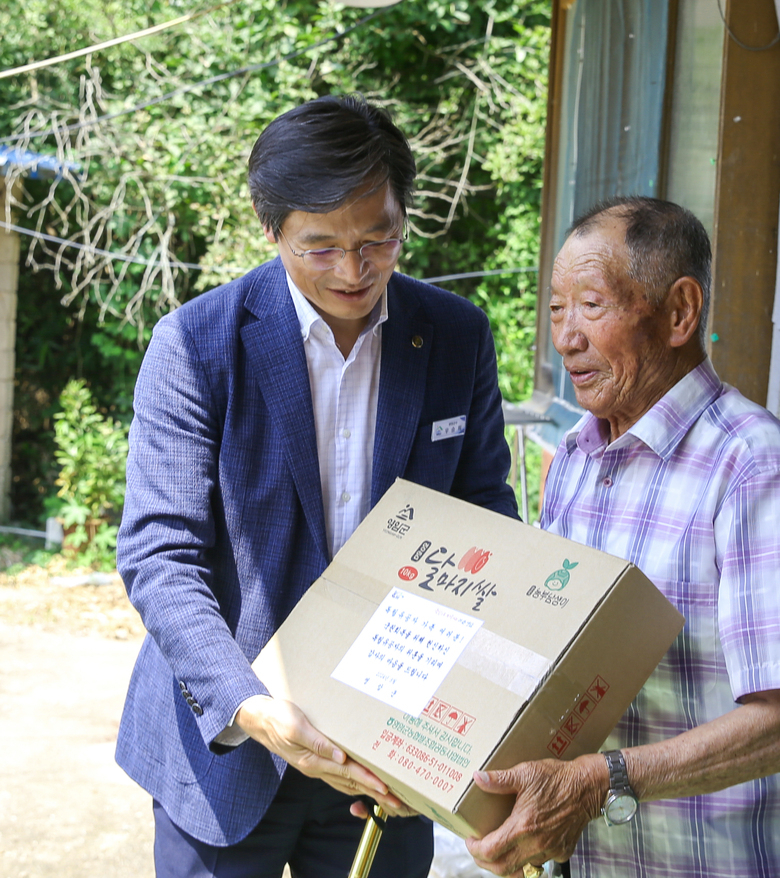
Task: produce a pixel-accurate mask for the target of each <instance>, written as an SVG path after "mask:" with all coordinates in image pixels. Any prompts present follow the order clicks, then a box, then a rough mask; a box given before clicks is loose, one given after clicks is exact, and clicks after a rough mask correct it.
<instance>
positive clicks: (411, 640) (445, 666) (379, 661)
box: [331, 588, 482, 716]
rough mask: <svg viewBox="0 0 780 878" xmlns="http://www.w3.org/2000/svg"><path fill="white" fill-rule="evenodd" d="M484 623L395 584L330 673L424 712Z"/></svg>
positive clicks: (393, 702)
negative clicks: (395, 586)
mask: <svg viewBox="0 0 780 878" xmlns="http://www.w3.org/2000/svg"><path fill="white" fill-rule="evenodd" d="M481 626H482V621H481V620H480V619H475V618H474V617H473V616H467V615H466V614H464V613H459V612H458V611H457V610H452V609H449V608H448V607H444V606H442V605H441V604H438V603H435V602H434V601H430V600H427V599H426V598H422V597H419V596H418V595H414V594H410V593H409V592H406V591H403V590H402V589H400V588H394V589H392V591H390V593H389V594H388V595H387V597H386V598H385V599H384V600H383V601H382V603H381V604H380V605H379V607H378V608H377V610H376V611H375V612H374V614H373V616H372V617H371V619H370V620H369V621H368V623H367V624H366V626H365V627H364V628H363V630H362V631H361V632H360V634H359V635H358V636H357V638H356V639H355V641H354V643H353V644H352V645H351V646H350V648H349V649H348V650H347V652H346V654H345V656H344V658H343V659H342V660H341V661H340V662H339V664H338V666H337V667H336V670H335V671H333V673H332V674H331V676H332V677H333V678H334V679H335V680H340V681H341V682H342V683H346V684H347V686H352V688H353V689H357V690H359V691H360V692H365V693H366V694H367V695H371V696H372V697H374V698H378V699H379V700H380V701H383V702H384V703H385V704H389V705H391V706H392V707H396V708H398V709H399V710H402V711H404V712H405V713H409V714H412V715H413V716H419V715H420V713H422V711H423V709H424V708H425V706H426V705H427V704H428V702H429V701H430V700H431V697H432V696H433V693H434V692H435V691H436V690H437V689H438V688H439V686H440V685H441V683H442V681H443V680H444V678H445V677H446V676H447V674H448V673H449V672H450V670H451V668H452V667H453V665H454V664H455V662H456V661H457V660H458V657H459V656H460V654H461V653H462V652H463V650H464V649H465V648H466V646H467V645H468V643H469V642H470V641H471V639H472V637H474V635H475V634H476V633H477V631H478V630H479V629H480V627H481Z"/></svg>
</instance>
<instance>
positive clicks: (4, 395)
mask: <svg viewBox="0 0 780 878" xmlns="http://www.w3.org/2000/svg"><path fill="white" fill-rule="evenodd" d="M9 194H10V193H9V192H8V191H7V184H6V179H5V177H0V219H1V220H3V221H5V220H6V197H7V195H9ZM18 279H19V235H18V234H17V233H16V232H12V231H9V230H8V229H4V228H2V227H0V521H3V522H5V521H8V519H9V516H10V514H11V437H12V433H13V420H14V368H15V365H16V287H17V281H18Z"/></svg>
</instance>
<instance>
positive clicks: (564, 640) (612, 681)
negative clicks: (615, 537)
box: [253, 480, 683, 837]
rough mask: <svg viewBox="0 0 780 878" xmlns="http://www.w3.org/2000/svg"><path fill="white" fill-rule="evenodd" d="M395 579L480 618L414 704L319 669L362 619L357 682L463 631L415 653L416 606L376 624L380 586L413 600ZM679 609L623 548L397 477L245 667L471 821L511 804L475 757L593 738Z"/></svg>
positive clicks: (502, 756)
mask: <svg viewBox="0 0 780 878" xmlns="http://www.w3.org/2000/svg"><path fill="white" fill-rule="evenodd" d="M393 589H398V590H399V591H400V592H402V593H404V594H406V595H414V596H415V597H414V600H415V601H416V599H417V598H424V599H425V601H426V604H425V605H424V606H425V607H430V608H432V610H431V612H432V613H434V614H436V615H435V618H436V625H439V624H440V623H439V621H438V620H439V619H440V618H441V619H444V620H449V619H450V618H452V619H457V618H458V616H459V614H462V615H463V616H464V617H466V618H467V620H468V621H473V620H479V621H480V622H481V623H482V624H481V627H480V628H479V630H478V631H477V632H476V633H475V634H474V635H473V637H472V639H471V641H470V642H469V643H468V645H467V646H466V647H465V649H464V650H463V651H462V653H461V654H460V655H459V657H458V659H457V661H456V662H455V664H454V666H453V667H452V668H451V670H449V672H448V673H447V675H446V677H445V678H444V679H443V681H442V682H441V683H440V684H439V685H438V686H437V687H436V688H435V689H434V690H432V691H431V692H430V693H429V696H430V697H428V696H427V695H426V698H425V701H424V704H425V707H424V708H422V709H421V711H420V712H418V713H414V714H413V713H410V712H409V711H407V710H401V709H399V708H398V707H394V706H392V705H391V704H388V703H385V701H381V700H379V698H378V697H373V696H372V695H371V694H368V691H373V690H370V689H367V690H366V691H361V690H360V689H358V688H355V687H354V686H353V685H347V684H346V683H343V682H341V681H340V680H336V679H334V678H333V677H332V676H331V675H332V673H333V672H334V670H335V669H336V668H337V666H339V664H340V663H341V662H342V659H343V658H344V657H345V654H346V653H347V650H349V649H350V647H351V646H352V645H353V644H354V643H355V642H356V640H357V638H358V637H359V635H361V632H362V631H363V630H364V628H365V627H366V626H367V625H369V628H370V629H371V630H372V631H374V632H375V633H374V637H373V640H374V642H375V643H377V644H379V645H378V646H377V648H376V650H375V651H373V652H374V653H375V655H376V656H379V658H377V659H376V661H379V660H380V659H382V661H383V663H382V665H381V667H382V673H381V674H380V678H381V680H380V682H378V683H377V682H376V681H375V680H373V679H372V682H371V683H370V686H374V685H375V684H376V686H377V688H378V689H381V688H382V687H383V686H384V682H381V681H383V680H385V679H386V680H388V684H387V685H388V687H389V689H385V690H383V695H384V694H386V693H387V692H388V691H390V689H392V690H393V691H396V690H403V689H405V688H406V687H407V686H408V685H409V679H410V678H409V675H411V677H412V678H413V677H414V676H415V674H417V675H418V678H420V677H422V674H423V673H425V671H426V670H427V669H429V668H431V667H433V668H434V669H435V666H436V662H435V660H434V659H435V657H436V655H437V654H436V653H435V652H434V653H431V650H435V649H436V648H438V649H440V650H441V651H442V652H443V653H446V652H447V651H448V650H449V649H450V647H451V646H452V640H447V639H446V638H447V637H450V638H451V639H454V640H457V639H458V635H457V633H455V634H453V626H455V624H456V623H451V622H449V621H445V622H442V623H441V625H443V627H440V628H439V630H440V631H441V632H442V633H441V636H440V637H439V635H437V634H436V632H434V633H433V634H432V638H436V637H439V640H441V642H438V641H437V640H434V639H430V640H429V641H428V644H427V647H428V650H427V652H426V650H425V649H423V648H422V647H421V649H420V650H417V649H415V648H414V637H416V636H417V635H416V634H415V633H414V631H415V629H413V627H412V622H409V623H408V624H407V623H405V622H404V621H401V622H400V623H399V622H398V619H395V618H391V616H390V615H387V616H382V617H381V620H380V621H381V624H382V625H383V626H384V627H383V628H382V629H381V631H380V629H377V628H376V626H377V624H379V623H378V622H377V621H376V620H377V616H375V615H374V614H375V613H376V612H377V608H378V607H379V606H380V604H382V602H383V601H385V599H386V598H388V595H389V594H391V592H392V593H393V594H395V595H396V596H397V597H399V598H400V599H401V600H402V601H403V600H408V599H407V598H404V594H399V592H393ZM447 608H449V610H450V611H454V612H450V613H448V609H447ZM384 612H385V613H388V614H390V613H391V610H390V608H389V607H388V608H387V609H386V610H385V611H384ZM426 612H427V611H426ZM407 615H408V614H407ZM399 618H401V619H403V617H399ZM648 619H652V624H648ZM433 624H434V623H433V622H431V626H433ZM682 624H683V619H682V617H681V616H680V614H679V613H678V612H677V611H676V610H675V609H674V608H673V607H672V606H671V604H670V603H669V602H668V601H667V600H666V598H664V597H663V596H662V595H661V594H660V592H658V590H657V589H656V588H655V586H654V585H653V584H652V583H650V581H649V580H648V579H647V578H646V577H645V576H643V574H642V573H641V572H640V571H639V570H638V569H637V568H635V567H633V566H632V565H631V564H629V563H627V562H626V561H623V560H621V559H618V558H614V557H612V556H610V555H606V554H604V553H602V552H597V551H595V550H593V549H590V548H588V547H586V546H582V545H579V544H577V543H573V542H571V541H569V540H565V539H563V538H561V537H558V536H555V535H553V534H548V533H545V532H543V531H541V530H538V529H536V528H532V527H529V526H527V525H524V524H522V523H520V522H517V521H513V520H512V519H509V518H506V517H505V516H501V515H498V514H496V513H493V512H489V511H487V510H484V509H481V508H478V507H476V506H472V505H470V504H467V503H463V502H462V501H459V500H455V499H453V498H451V497H448V496H446V495H443V494H438V493H436V492H434V491H430V490H428V489H425V488H421V487H420V486H418V485H415V484H412V483H410V482H405V481H402V480H399V481H397V482H396V483H395V485H394V486H393V487H392V488H391V489H390V490H389V491H388V492H387V494H386V495H385V496H384V498H383V499H382V500H381V501H380V503H379V504H378V505H377V506H376V508H375V509H374V510H373V511H372V512H371V513H370V514H369V516H368V517H367V518H366V519H365V521H364V522H363V523H362V524H361V525H360V527H359V528H358V529H357V531H356V532H355V534H354V535H353V536H352V538H351V539H350V540H349V541H348V542H347V544H346V545H345V546H344V547H343V548H342V549H341V551H340V552H339V553H338V555H337V556H336V558H335V559H334V561H333V562H332V564H331V565H330V566H329V567H328V568H327V570H326V571H325V572H324V573H323V575H322V577H320V579H319V580H317V582H316V583H314V584H313V585H312V587H311V588H310V589H309V591H308V592H307V593H306V595H305V596H304V598H303V599H302V600H301V601H300V602H299V603H298V605H297V606H296V608H295V609H294V610H293V612H292V613H291V615H290V617H289V618H288V619H287V621H286V622H285V623H284V625H282V627H281V628H280V629H279V631H278V632H277V633H276V634H275V635H274V637H273V638H272V640H271V641H270V642H269V644H268V646H267V647H266V648H265V649H264V650H263V652H262V653H261V654H260V656H259V657H258V659H257V660H256V662H255V663H254V665H253V667H254V668H255V671H256V672H257V674H258V676H259V677H260V679H261V680H263V682H264V683H265V685H266V686H267V687H268V690H269V691H270V692H271V693H272V695H274V697H282V698H287V699H289V700H291V701H293V702H295V703H296V704H298V705H299V706H300V707H301V709H302V710H303V711H304V713H305V714H306V715H307V717H308V718H309V720H310V721H311V722H312V723H313V725H314V726H316V727H317V728H319V729H320V730H321V731H322V732H323V733H324V734H326V735H327V736H328V737H329V738H331V740H333V741H334V742H336V743H337V744H338V745H339V746H341V747H343V748H344V749H345V750H346V752H348V753H349V754H350V755H351V756H353V757H354V758H355V759H356V760H358V761H359V762H361V763H363V764H364V765H367V766H368V767H369V768H371V770H372V771H374V772H375V773H376V774H377V775H378V776H380V777H381V778H382V779H383V780H384V781H385V782H386V783H387V784H388V786H389V787H390V788H391V789H392V791H393V792H394V793H395V794H396V795H398V796H399V797H400V798H401V799H403V800H405V801H406V802H408V803H409V804H410V805H411V806H413V807H414V808H416V809H417V810H418V811H420V812H421V813H424V814H427V815H428V816H429V817H431V818H433V819H434V820H437V821H438V822H440V823H442V824H443V825H445V826H447V827H448V828H450V829H452V830H453V831H454V832H456V833H458V834H459V835H461V836H464V837H467V836H472V835H484V834H485V833H486V832H489V831H491V830H492V829H493V828H495V827H496V826H497V825H499V824H500V823H501V821H502V820H503V819H504V818H505V816H506V815H507V814H508V812H509V810H510V809H511V804H512V803H511V800H510V799H508V798H497V797H495V796H489V795H487V794H485V793H483V792H481V791H480V790H479V789H478V788H477V787H475V786H474V784H473V783H472V780H471V779H472V775H473V772H474V771H475V770H478V769H481V768H506V767H509V766H511V765H514V764H515V763H517V762H519V761H522V760H525V759H537V758H550V757H553V758H564V759H566V758H572V757H574V756H577V755H579V754H581V753H584V752H589V751H590V752H592V751H594V750H597V749H598V747H599V746H600V745H601V743H602V742H603V741H604V739H605V738H606V737H607V735H608V734H609V732H610V731H611V730H612V728H613V727H614V725H615V723H616V722H617V720H618V719H619V718H620V716H621V715H622V714H623V712H624V711H625V709H626V708H627V707H628V705H629V704H630V702H631V700H632V699H633V697H634V696H635V695H636V693H637V692H638V691H639V689H640V688H641V687H642V685H643V684H644V682H645V680H646V679H647V677H648V676H649V675H650V673H651V672H652V670H653V669H654V668H655V666H656V664H657V663H658V662H659V661H660V659H661V658H662V656H663V655H664V653H665V652H666V650H667V649H668V647H669V646H670V644H671V643H672V641H673V640H674V638H675V637H676V635H677V634H678V633H679V631H680V629H681V627H682ZM372 626H373V627H372ZM445 629H446V630H445ZM385 633H386V635H387V636H385ZM380 634H382V636H380ZM458 648H459V647H458ZM454 651H456V648H455V647H453V653H452V654H454ZM372 661H374V659H372ZM347 665H348V666H349V667H351V666H350V665H349V662H347ZM369 665H371V667H373V666H374V665H372V664H371V662H368V661H367V662H366V667H368V666H369ZM359 670H361V671H362V668H360V669H359ZM367 673H368V672H367ZM367 685H369V684H367ZM424 685H427V683H425V684H424ZM424 685H423V688H424Z"/></svg>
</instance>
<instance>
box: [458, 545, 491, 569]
mask: <svg viewBox="0 0 780 878" xmlns="http://www.w3.org/2000/svg"><path fill="white" fill-rule="evenodd" d="M492 554H493V553H492V552H489V551H488V550H487V549H479V548H477V546H472V547H471V548H470V549H469V550H468V552H466V554H465V555H464V556H463V557H462V558H461V559H460V561H459V562H458V570H465V571H466V573H479V571H480V570H481V569H482V568H483V567H484V566H485V564H487V562H488V561H489V560H490V556H491V555H492Z"/></svg>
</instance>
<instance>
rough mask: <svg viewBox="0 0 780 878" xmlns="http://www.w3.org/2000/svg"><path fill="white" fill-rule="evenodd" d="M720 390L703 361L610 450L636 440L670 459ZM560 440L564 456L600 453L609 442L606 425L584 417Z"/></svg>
mask: <svg viewBox="0 0 780 878" xmlns="http://www.w3.org/2000/svg"><path fill="white" fill-rule="evenodd" d="M722 389H723V383H722V382H721V380H720V378H718V376H717V373H716V372H715V369H714V367H713V365H712V363H711V362H710V360H709V358H707V359H705V360H704V361H703V362H702V363H700V364H699V365H698V366H697V367H696V368H695V369H693V370H692V371H691V372H689V373H688V374H687V375H685V376H684V377H683V378H681V379H680V380H679V381H678V382H677V384H675V385H674V387H672V389H671V390H669V391H668V392H667V393H666V394H665V395H664V396H663V397H662V398H661V399H660V400H658V402H657V403H656V404H655V405H654V406H653V407H652V408H651V409H650V411H649V412H646V413H645V414H644V415H643V416H642V417H641V418H640V419H639V420H638V421H637V422H636V424H634V425H633V426H632V427H631V428H630V429H629V430H627V431H626V432H625V433H624V434H623V435H622V436H621V437H620V438H619V439H617V440H615V442H613V443H612V445H611V446H610V447H611V448H615V449H618V448H621V447H623V446H627V445H630V444H631V443H632V442H633V441H636V440H639V441H640V442H644V444H645V445H647V447H648V448H650V449H651V450H652V451H654V452H655V453H656V454H657V455H658V456H659V457H661V458H663V459H666V458H668V457H670V456H671V454H672V453H673V452H674V450H675V449H676V448H677V446H678V445H679V444H680V442H681V441H682V439H683V437H684V436H685V435H686V434H687V433H688V431H689V430H690V429H691V427H692V426H693V425H694V424H695V423H696V421H697V420H698V419H699V418H700V417H701V415H702V413H703V412H704V410H705V409H706V408H707V407H708V406H709V405H711V404H712V402H713V401H714V400H715V399H717V397H718V396H719V395H720V393H721V391H722ZM564 441H565V447H566V452H567V454H571V453H572V452H573V451H574V449H575V447H576V448H579V449H580V450H581V451H583V452H584V453H585V454H594V453H597V452H601V451H603V450H604V449H605V448H606V446H607V444H608V442H609V424H608V422H607V421H606V420H600V419H599V418H596V417H594V416H593V415H591V414H586V415H585V416H584V417H583V418H582V419H581V420H580V421H579V422H578V423H577V424H575V425H574V427H572V429H571V430H570V431H569V432H568V433H567V434H566V437H565V440H564Z"/></svg>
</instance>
